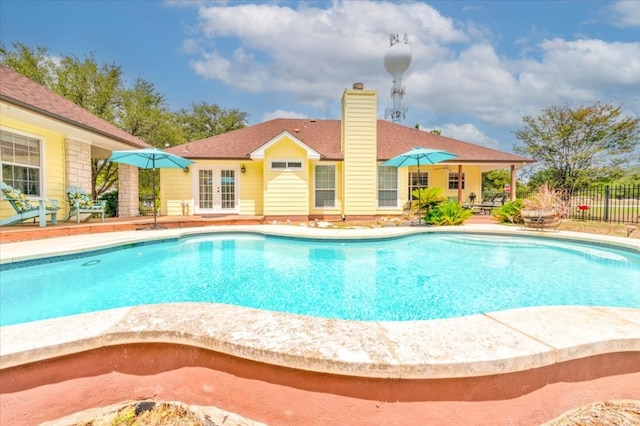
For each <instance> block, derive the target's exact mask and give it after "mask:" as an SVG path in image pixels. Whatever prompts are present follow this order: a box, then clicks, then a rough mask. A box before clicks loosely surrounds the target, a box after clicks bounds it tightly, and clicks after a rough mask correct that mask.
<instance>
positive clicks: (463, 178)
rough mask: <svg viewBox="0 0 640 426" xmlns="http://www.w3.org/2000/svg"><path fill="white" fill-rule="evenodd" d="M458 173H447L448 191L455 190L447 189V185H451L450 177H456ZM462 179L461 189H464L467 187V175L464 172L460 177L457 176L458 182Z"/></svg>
mask: <svg viewBox="0 0 640 426" xmlns="http://www.w3.org/2000/svg"><path fill="white" fill-rule="evenodd" d="M457 174H458V172H447V190H448V191H453V190H454V189H457V187H456V188H449V183H451V175H457ZM460 179H462V189H463V190H464V189H466V187H467V173H466V172H462V177H460V176H458V180H460Z"/></svg>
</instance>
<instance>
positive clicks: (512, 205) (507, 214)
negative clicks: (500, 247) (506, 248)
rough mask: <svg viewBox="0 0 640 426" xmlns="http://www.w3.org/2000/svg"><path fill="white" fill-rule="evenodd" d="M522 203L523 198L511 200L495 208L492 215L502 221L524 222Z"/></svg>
mask: <svg viewBox="0 0 640 426" xmlns="http://www.w3.org/2000/svg"><path fill="white" fill-rule="evenodd" d="M522 203H523V200H522V199H521V198H518V199H516V200H515V201H509V202H507V203H505V204H504V205H503V206H502V207H499V208H497V209H495V210H493V211H492V212H491V215H492V216H493V217H494V218H496V219H497V221H498V222H500V223H518V224H520V223H523V220H522V214H521V211H522Z"/></svg>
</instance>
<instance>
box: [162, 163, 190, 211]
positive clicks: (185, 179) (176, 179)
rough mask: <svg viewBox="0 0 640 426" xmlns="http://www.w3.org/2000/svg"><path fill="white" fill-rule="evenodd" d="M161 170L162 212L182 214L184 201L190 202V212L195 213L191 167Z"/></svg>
mask: <svg viewBox="0 0 640 426" xmlns="http://www.w3.org/2000/svg"><path fill="white" fill-rule="evenodd" d="M159 171H160V188H161V190H160V191H159V192H160V203H161V204H160V214H161V215H168V216H182V202H187V203H189V214H190V215H191V214H193V199H192V195H191V173H192V171H191V169H189V173H185V172H184V171H183V170H182V169H159Z"/></svg>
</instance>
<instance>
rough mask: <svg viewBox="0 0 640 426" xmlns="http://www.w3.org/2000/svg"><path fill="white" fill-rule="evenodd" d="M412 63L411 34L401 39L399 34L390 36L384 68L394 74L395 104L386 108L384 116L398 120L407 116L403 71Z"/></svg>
mask: <svg viewBox="0 0 640 426" xmlns="http://www.w3.org/2000/svg"><path fill="white" fill-rule="evenodd" d="M410 64H411V48H410V47H409V36H407V34H405V35H404V38H403V39H402V40H400V35H399V34H397V33H396V34H391V37H389V49H388V50H387V53H385V55H384V68H385V69H386V70H387V72H388V73H389V74H391V75H392V76H393V87H392V88H391V99H392V100H393V106H392V107H390V108H387V109H385V111H384V117H385V118H388V117H389V116H390V117H391V121H393V122H396V121H400V120H402V119H403V118H405V115H406V113H407V108H406V107H405V106H404V105H403V104H402V98H403V97H404V94H405V88H404V86H403V85H402V73H403V72H405V71H406V70H407V68H409V65H410Z"/></svg>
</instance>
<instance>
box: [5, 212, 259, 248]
mask: <svg viewBox="0 0 640 426" xmlns="http://www.w3.org/2000/svg"><path fill="white" fill-rule="evenodd" d="M263 221H264V217H263V216H238V215H221V216H159V217H158V218H157V223H158V225H160V226H163V227H165V228H193V227H200V226H216V225H218V226H219V225H259V224H261V223H262V222H263ZM151 224H153V216H139V217H133V218H131V217H129V218H118V217H113V218H106V219H105V221H104V223H100V221H99V220H97V219H93V220H91V221H90V222H80V223H76V222H73V221H69V222H63V221H58V224H57V225H51V224H47V226H46V227H45V228H40V227H39V226H38V223H37V222H32V221H27V222H23V223H22V224H20V225H12V226H2V227H0V243H16V242H19V241H31V240H39V239H43V238H53V237H69V236H71V235H82V234H98V233H103V232H118V231H133V230H136V229H140V228H145V227H147V226H149V225H151Z"/></svg>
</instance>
